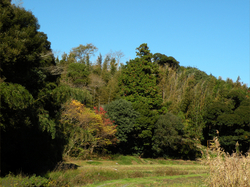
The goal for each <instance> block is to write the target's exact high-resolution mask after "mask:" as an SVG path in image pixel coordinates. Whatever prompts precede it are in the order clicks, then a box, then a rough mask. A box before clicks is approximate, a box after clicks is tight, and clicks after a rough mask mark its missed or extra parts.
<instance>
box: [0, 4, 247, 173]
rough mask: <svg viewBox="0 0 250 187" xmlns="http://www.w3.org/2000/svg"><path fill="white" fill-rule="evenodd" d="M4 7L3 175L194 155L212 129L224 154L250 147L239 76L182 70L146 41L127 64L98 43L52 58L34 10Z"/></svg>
mask: <svg viewBox="0 0 250 187" xmlns="http://www.w3.org/2000/svg"><path fill="white" fill-rule="evenodd" d="M0 12H1V14H0V41H1V43H0V62H1V68H0V71H1V73H0V74H1V79H0V95H1V106H0V107H1V113H0V119H1V121H0V127H1V174H2V175H5V174H8V173H9V172H14V173H15V172H17V173H18V172H24V173H38V174H39V173H43V172H46V171H48V170H50V169H53V167H54V166H55V165H56V164H57V163H58V162H59V161H61V160H62V159H63V157H76V158H79V159H86V158H91V157H95V156H102V155H109V154H124V155H138V156H140V157H151V158H157V157H164V158H182V159H196V158H197V157H200V156H201V151H200V148H201V146H200V145H204V146H207V142H208V140H212V139H213V137H215V136H218V137H219V140H220V143H221V145H222V147H223V148H224V149H225V150H226V151H228V152H232V151H234V150H235V144H236V143H237V142H238V143H239V149H240V151H242V152H243V153H245V152H247V151H248V150H249V147H250V98H249V97H250V88H249V87H247V86H246V85H245V84H243V83H241V82H240V78H238V79H237V81H236V82H234V81H233V80H231V79H229V78H228V79H227V80H222V79H221V78H219V79H217V78H216V77H214V76H213V75H207V74H206V73H205V72H203V71H201V70H199V69H197V68H194V67H183V66H181V64H180V63H179V62H178V61H177V60H176V59H175V58H174V57H171V56H167V55H165V54H160V53H155V54H152V53H151V52H150V49H149V46H148V45H147V44H146V43H143V44H141V45H140V44H139V45H140V46H139V47H138V48H136V49H135V53H136V55H137V57H136V58H135V59H131V60H129V61H127V62H126V63H125V64H122V63H121V59H122V57H123V53H122V52H121V51H118V52H111V53H109V54H105V55H103V54H101V52H98V48H97V46H94V45H93V44H85V45H79V46H76V47H75V48H72V50H71V51H70V52H69V53H68V54H66V53H64V54H63V55H62V57H61V58H60V59H59V58H58V57H57V58H55V57H54V55H53V53H52V50H51V47H50V42H49V41H48V39H47V36H46V34H45V33H43V32H40V31H38V30H39V24H38V21H37V19H36V18H35V16H34V15H33V14H32V12H30V11H26V10H25V9H23V8H20V7H17V6H15V5H12V4H11V3H10V1H9V0H2V1H0ZM135 47H136V46H135ZM166 53H167V51H166ZM94 55H96V56H94ZM91 59H94V60H92V61H91Z"/></svg>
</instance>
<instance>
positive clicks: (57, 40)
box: [22, 0, 250, 86]
mask: <svg viewBox="0 0 250 187" xmlns="http://www.w3.org/2000/svg"><path fill="white" fill-rule="evenodd" d="M22 2H23V4H22V6H23V7H24V8H25V9H26V10H30V11H32V12H33V14H34V15H35V16H36V17H37V19H38V22H39V24H40V26H41V27H40V31H42V32H44V33H46V34H47V36H48V39H49V41H50V42H51V47H52V49H53V51H54V52H55V55H59V56H61V54H62V53H63V52H66V53H69V51H70V50H71V49H72V48H73V47H77V46H79V45H80V44H82V45H85V44H87V43H92V44H94V45H95V46H96V47H97V48H98V52H97V53H96V56H95V57H94V59H93V58H92V60H93V61H94V60H95V59H96V57H97V56H98V54H99V53H101V54H102V55H103V56H104V55H105V54H107V53H109V52H110V51H111V50H112V51H122V52H123V53H124V55H125V56H124V57H123V58H122V62H123V63H124V64H125V63H126V61H127V60H129V59H133V58H135V57H136V54H135V49H136V48H137V47H138V46H139V45H140V44H142V43H147V44H148V46H149V48H150V50H151V52H152V53H162V54H165V55H167V56H173V57H174V58H175V59H176V60H178V61H179V62H180V65H182V66H192V67H196V68H198V69H200V70H202V71H204V72H206V73H207V74H212V75H214V76H215V77H217V78H218V77H219V76H221V77H222V79H223V80H225V79H226V78H228V77H229V78H231V79H232V80H233V81H236V79H237V77H238V76H240V78H241V82H243V83H246V84H247V85H248V86H250V67H249V63H250V62H249V53H250V49H249V43H250V39H249V25H250V21H249V17H250V14H249V8H250V5H249V0H240V1H239V0H189V1H187V0H155V1H153V0H143V1H142V0H126V1H125V0H123V1H122V0H72V1H69V0H22Z"/></svg>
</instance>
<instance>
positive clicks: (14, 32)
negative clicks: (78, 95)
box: [0, 1, 64, 174]
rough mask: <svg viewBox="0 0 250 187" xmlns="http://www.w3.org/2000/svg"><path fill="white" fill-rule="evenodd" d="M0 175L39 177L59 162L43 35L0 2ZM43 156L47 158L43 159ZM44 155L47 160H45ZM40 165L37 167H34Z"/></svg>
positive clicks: (23, 14) (28, 16)
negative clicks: (30, 173) (20, 174)
mask: <svg viewBox="0 0 250 187" xmlns="http://www.w3.org/2000/svg"><path fill="white" fill-rule="evenodd" d="M0 11H1V13H3V14H1V16H0V23H1V24H0V33H1V34H0V40H1V44H0V61H1V70H0V71H1V73H0V76H1V77H0V78H1V85H0V87H1V91H0V94H1V99H2V102H1V106H0V109H1V115H0V117H1V126H3V127H4V128H1V140H2V141H3V142H8V144H4V145H2V150H1V153H2V155H1V156H2V157H1V158H2V163H3V164H2V168H1V169H2V170H1V172H2V173H1V174H6V173H9V171H12V172H17V171H18V170H22V171H23V172H27V173H29V172H34V173H39V172H44V171H46V170H47V169H49V168H51V167H53V166H54V165H55V164H56V162H57V161H59V160H60V159H61V154H60V152H61V151H62V145H63V144H64V140H63V139H61V134H60V127H59V126H58V123H57V122H58V116H59V115H58V114H59V109H60V105H61V103H60V104H58V103H56V102H55V99H54V98H52V93H53V91H54V89H55V88H56V87H57V78H58V76H57V75H53V74H52V73H51V71H48V69H49V68H50V67H52V68H53V67H55V61H54V56H53V54H52V52H51V48H50V42H49V41H48V40H47V36H46V35H45V34H44V33H42V32H39V31H38V29H39V24H38V22H37V19H36V18H35V17H34V16H33V15H32V13H31V12H29V11H26V10H25V9H23V8H20V7H16V6H15V5H11V4H10V1H1V2H0ZM44 153H46V155H45V154H44ZM48 155H50V156H49V157H48ZM37 160H39V162H37Z"/></svg>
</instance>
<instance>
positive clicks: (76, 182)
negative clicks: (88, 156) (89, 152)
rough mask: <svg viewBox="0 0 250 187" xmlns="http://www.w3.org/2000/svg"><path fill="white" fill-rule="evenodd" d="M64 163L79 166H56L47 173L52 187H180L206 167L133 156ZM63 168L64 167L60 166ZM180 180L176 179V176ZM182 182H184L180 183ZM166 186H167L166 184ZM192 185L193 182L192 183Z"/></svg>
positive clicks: (190, 163) (188, 162)
mask: <svg viewBox="0 0 250 187" xmlns="http://www.w3.org/2000/svg"><path fill="white" fill-rule="evenodd" d="M62 165H66V166H68V165H69V166H70V165H77V166H78V167H77V169H67V168H66V169H65V167H57V169H56V170H54V171H52V172H49V173H48V174H47V180H48V181H47V183H48V184H46V185H47V186H48V187H50V186H64V187H71V186H72V187H73V186H79V187H80V186H86V185H87V186H91V185H92V186H95V185H97V186H98V184H99V186H100V185H102V184H105V186H109V185H111V186H121V185H120V184H124V185H125V184H126V185H127V186H161V185H162V186H164V184H167V185H168V186H169V185H173V186H174V185H175V183H178V184H179V186H180V185H182V183H183V185H184V184H187V185H189V183H190V182H188V181H189V180H184V179H186V178H188V177H196V178H197V177H198V178H197V179H199V181H201V179H202V177H201V176H203V175H204V174H205V173H206V172H207V169H206V167H204V166H203V165H200V164H197V163H194V162H192V161H182V160H180V161H174V160H164V159H141V158H138V157H132V156H120V157H117V158H116V159H115V160H114V159H112V160H103V159H97V160H75V159H70V160H67V162H65V163H62ZM60 168H61V169H60ZM176 177H177V178H178V179H177V178H176ZM110 181H112V184H108V185H107V183H111V182H110ZM180 181H182V183H179V182H180ZM165 186H166V185H165ZM190 186H194V184H193V183H192V184H191V183H190Z"/></svg>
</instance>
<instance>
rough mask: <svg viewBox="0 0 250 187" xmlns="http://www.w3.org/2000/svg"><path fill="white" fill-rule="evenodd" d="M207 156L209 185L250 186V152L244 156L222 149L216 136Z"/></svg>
mask: <svg viewBox="0 0 250 187" xmlns="http://www.w3.org/2000/svg"><path fill="white" fill-rule="evenodd" d="M236 150H237V145H236ZM209 151H210V152H209ZM205 157H206V159H205V164H207V165H208V166H209V177H208V178H207V180H206V183H207V184H208V186H212V187H217V186H218V187H219V186H220V187H222V186H225V187H233V186H237V187H238V186H240V187H250V155H249V154H247V155H245V156H244V155H242V154H241V153H239V152H236V153H233V154H231V155H230V154H228V153H226V152H224V150H223V149H221V147H220V143H219V141H218V138H214V143H213V145H212V147H211V148H210V150H208V151H207V152H206V154H205Z"/></svg>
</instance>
